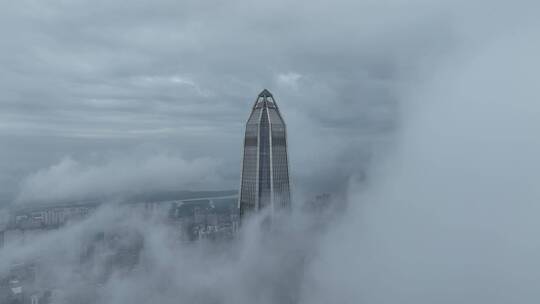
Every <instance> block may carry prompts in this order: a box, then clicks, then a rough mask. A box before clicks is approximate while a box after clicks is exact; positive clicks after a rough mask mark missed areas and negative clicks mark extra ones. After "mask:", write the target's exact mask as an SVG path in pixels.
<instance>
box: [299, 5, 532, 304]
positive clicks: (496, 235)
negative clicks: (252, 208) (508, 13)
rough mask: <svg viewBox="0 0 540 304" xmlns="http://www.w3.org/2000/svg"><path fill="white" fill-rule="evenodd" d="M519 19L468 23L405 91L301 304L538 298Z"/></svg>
mask: <svg viewBox="0 0 540 304" xmlns="http://www.w3.org/2000/svg"><path fill="white" fill-rule="evenodd" d="M488 7H489V5H486V9H487V8H488ZM503 15H504V14H503ZM523 16H526V14H524V15H523ZM466 22H467V20H465V23H466ZM522 23H524V22H523V20H519V18H516V19H515V20H514V22H513V23H512V24H513V25H509V27H508V28H507V29H506V30H505V31H499V30H497V31H496V32H495V33H491V32H490V31H491V30H490V31H488V32H489V33H490V34H493V35H492V36H491V37H489V39H487V38H486V37H480V36H478V35H477V34H478V32H479V31H482V32H484V29H482V30H479V28H478V27H472V28H467V31H466V35H464V39H463V44H462V46H461V47H460V48H458V51H457V52H455V53H452V54H449V56H448V57H447V58H445V60H443V61H441V62H437V63H433V62H432V63H431V64H433V67H434V68H433V67H432V68H430V69H428V70H429V71H430V72H429V73H427V74H426V75H424V76H426V77H425V79H427V80H425V81H424V82H423V84H422V85H421V86H418V87H415V88H414V90H409V91H408V93H407V94H406V95H404V96H407V98H405V100H406V105H407V110H406V111H405V116H404V122H403V129H402V131H401V134H400V136H399V138H400V143H399V147H398V149H397V151H396V152H395V153H394V156H393V157H392V158H391V159H390V160H386V161H385V162H384V165H382V166H380V167H379V168H378V169H376V170H374V172H373V174H372V176H371V177H372V179H371V180H370V183H369V186H368V187H367V189H368V190H367V191H365V192H361V191H355V189H352V194H351V198H350V202H349V206H350V207H351V208H350V210H349V212H348V214H347V216H346V219H345V220H344V221H343V222H342V223H341V224H340V225H338V227H336V229H335V230H333V231H331V233H329V234H328V235H327V236H326V238H325V240H324V242H323V244H322V245H321V247H320V248H321V251H320V253H319V256H318V258H317V260H316V261H315V262H314V263H313V265H312V268H311V269H310V271H309V273H308V275H307V278H308V280H306V282H305V292H304V297H305V299H306V301H305V302H306V303H416V304H418V303H486V304H487V303H489V304H496V303H538V301H540V290H539V289H538V286H540V262H539V259H538V256H540V240H539V239H538V236H537V234H538V231H540V224H539V222H538V214H539V212H540V161H539V158H538V157H539V155H540V137H539V136H538V131H539V130H540V103H539V101H540V93H539V91H538V85H539V81H538V79H539V78H538V71H539V70H540V60H538V58H537V54H538V53H539V51H540V41H539V38H538V37H539V36H538V35H537V34H538V29H539V27H537V26H534V27H532V26H531V25H533V24H536V25H538V23H537V22H534V23H533V24H531V23H527V22H525V23H527V26H516V27H513V26H514V25H516V24H522ZM462 25H463V24H462ZM483 26H486V25H483ZM494 27H495V28H498V26H497V25H494ZM488 36H489V35H488ZM471 37H473V38H475V40H471V39H470V38H471ZM486 40H487V41H486ZM473 41H474V42H476V43H472V42H473ZM353 188H354V187H353Z"/></svg>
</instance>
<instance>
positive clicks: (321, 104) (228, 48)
mask: <svg viewBox="0 0 540 304" xmlns="http://www.w3.org/2000/svg"><path fill="white" fill-rule="evenodd" d="M520 3H521V4H522V5H515V6H509V5H505V4H503V3H497V2H496V3H489V5H484V4H485V3H484V2H483V1H476V2H468V1H452V2H450V1H448V2H445V1H441V2H437V3H434V2H433V1H423V0H414V1H402V0H390V1H373V0H369V1H348V0H338V1H332V2H331V3H330V2H325V1H295V2H293V3H291V2H289V1H282V0H279V1H243V0H233V1H215V0H212V1H172V0H170V1H169V0H160V1H154V0H152V1H150V0H138V1H130V2H125V1H116V0H112V1H48V2H43V1H37V0H21V1H3V2H2V3H1V4H0V5H1V7H0V8H1V9H0V34H1V35H2V37H3V38H2V40H1V41H0V91H1V92H2V94H1V96H0V146H1V147H2V148H1V149H0V185H1V187H0V192H1V193H2V194H1V195H2V196H3V197H4V200H5V201H10V200H11V199H13V198H15V197H17V196H20V193H21V192H31V193H34V194H33V195H36V194H37V195H40V194H39V193H38V191H41V190H40V189H42V190H43V191H45V189H50V190H51V191H52V192H54V193H56V194H54V195H52V197H55V196H58V197H61V196H63V195H64V194H63V191H60V190H58V189H66V191H67V193H70V192H71V193H72V192H73V191H72V190H73V189H68V188H70V186H69V183H70V181H71V180H73V179H75V180H79V181H80V182H81V183H84V182H86V181H89V182H90V184H95V185H97V184H99V183H93V182H92V181H94V180H95V179H98V180H101V181H102V183H101V184H106V183H107V182H106V180H107V179H108V178H110V177H111V174H109V173H108V172H109V171H108V170H109V169H110V168H111V167H114V166H117V163H118V160H122V161H121V162H120V163H123V164H125V166H127V167H129V168H126V170H131V171H130V172H132V175H136V176H137V175H142V172H141V171H137V170H144V168H145V164H147V163H149V162H151V161H152V160H153V159H155V158H159V159H161V160H164V161H171V162H172V164H171V165H170V166H168V165H166V164H163V165H162V167H163V168H164V169H163V170H162V174H161V175H160V174H156V175H154V176H153V179H155V180H158V181H160V180H161V181H169V182H168V183H166V184H167V186H170V185H171V184H174V182H170V181H171V180H173V181H178V183H176V185H178V187H179V188H187V187H194V185H192V184H189V183H187V184H186V183H184V182H183V181H186V180H188V179H185V178H183V177H182V176H180V175H181V174H179V173H178V172H179V171H183V170H182V169H181V168H182V167H179V166H178V164H180V163H183V164H185V165H188V166H192V162H199V163H201V162H203V163H204V162H208V164H210V163H211V164H212V166H211V167H212V169H211V171H212V172H209V174H210V175H215V177H216V178H215V179H213V181H214V182H213V183H211V184H210V183H209V184H208V186H210V187H216V188H220V187H221V188H231V187H236V186H237V185H238V179H239V171H240V155H241V144H242V135H243V124H244V122H245V120H246V118H247V115H248V114H249V111H250V106H251V103H252V102H253V100H254V97H255V96H256V95H257V93H258V92H259V91H260V90H262V89H263V88H268V89H270V90H271V91H272V92H273V93H274V95H275V96H276V98H277V101H278V103H279V105H280V107H281V109H282V112H283V115H284V116H285V119H286V122H287V123H288V127H289V129H288V131H289V143H290V147H289V150H290V151H289V152H290V156H291V164H290V165H291V171H292V174H293V183H294V185H295V191H296V192H297V193H306V192H307V193H313V192H320V191H334V190H339V189H343V188H345V185H346V184H347V181H348V179H349V178H350V177H351V176H355V175H356V176H360V177H361V176H363V174H364V172H365V169H366V168H367V167H369V165H370V159H372V157H373V155H374V154H377V155H378V154H380V153H382V152H381V151H384V150H385V149H384V147H386V146H387V145H391V144H392V136H393V134H394V133H395V130H396V129H398V128H399V125H400V119H401V114H400V113H401V111H402V108H403V101H402V99H403V98H402V96H403V92H406V91H408V90H414V89H415V88H416V87H417V86H418V85H419V84H420V83H422V82H424V81H425V80H426V77H428V76H426V75H429V71H430V70H432V69H433V66H436V65H437V63H438V61H439V60H444V58H446V57H448V54H452V53H454V52H457V50H459V51H462V50H463V45H466V46H467V48H469V47H471V48H474V47H475V45H476V44H478V45H481V44H483V43H487V42H486V41H490V39H491V38H492V37H493V36H494V35H499V34H500V33H501V32H505V31H508V30H510V31H511V30H512V29H514V28H516V27H515V25H516V23H520V22H527V20H532V19H533V18H532V17H533V11H534V10H530V9H527V7H528V5H529V4H531V5H534V4H532V2H530V1H526V0H525V1H521V2H520ZM517 16H519V18H518V17H517ZM471 33H472V34H471ZM473 41H474V42H473ZM126 158H127V159H128V160H131V162H130V161H126V160H125V159H126ZM175 161H176V162H175ZM141 164H142V165H141ZM205 166H206V167H209V166H208V165H205ZM114 168H115V170H117V171H123V169H121V168H118V167H114ZM167 168H169V170H167ZM62 170H64V171H62ZM59 172H60V173H59ZM66 172H69V174H64V173H66ZM186 172H190V171H189V170H187V171H186ZM36 176H37V177H36ZM40 180H43V181H47V183H45V184H43V183H40V182H39V181H40ZM90 180H91V181H90ZM122 181H123V180H120V179H116V180H114V179H113V181H111V183H122ZM205 182H206V181H202V182H201V183H202V184H203V185H201V183H199V185H198V187H203V186H204V183H205ZM36 184H37V185H36ZM146 184H147V183H146V182H145V181H144V179H143V180H132V181H129V182H128V183H127V184H126V185H123V186H122V187H120V188H125V189H128V188H130V187H131V188H140V187H141V185H146ZM155 184H157V185H161V184H162V183H160V182H157V183H155ZM96 187H97V186H96ZM55 191H56V192H55ZM92 191H95V192H101V191H106V189H103V188H100V187H97V188H95V189H93V190H92V189H91V188H89V189H88V190H87V192H92ZM25 195H26V194H23V196H25ZM43 195H45V193H43ZM66 195H67V194H66Z"/></svg>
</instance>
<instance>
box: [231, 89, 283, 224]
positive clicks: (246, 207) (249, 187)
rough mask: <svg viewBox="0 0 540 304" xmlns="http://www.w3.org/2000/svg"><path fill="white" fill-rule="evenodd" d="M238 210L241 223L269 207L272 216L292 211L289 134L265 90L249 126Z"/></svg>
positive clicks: (256, 104) (259, 97)
mask: <svg viewBox="0 0 540 304" xmlns="http://www.w3.org/2000/svg"><path fill="white" fill-rule="evenodd" d="M238 207H239V208H240V218H241V219H242V218H244V217H245V216H246V215H247V214H249V213H250V212H254V211H259V210H262V209H263V208H266V207H269V208H270V212H271V213H272V214H273V213H274V212H277V211H279V210H286V209H290V207H291V194H290V182H289V159H288V154H287V130H286V126H285V121H284V120H283V117H282V116H281V113H280V112H279V108H278V106H277V104H276V101H275V100H274V97H273V96H272V94H271V93H270V92H269V91H268V90H266V89H265V90H263V91H262V92H261V93H260V94H259V96H258V97H257V100H256V101H255V103H254V105H253V108H252V111H251V115H250V116H249V119H248V121H247V124H246V133H245V139H244V154H243V158H242V176H241V182H240V197H239V200H238Z"/></svg>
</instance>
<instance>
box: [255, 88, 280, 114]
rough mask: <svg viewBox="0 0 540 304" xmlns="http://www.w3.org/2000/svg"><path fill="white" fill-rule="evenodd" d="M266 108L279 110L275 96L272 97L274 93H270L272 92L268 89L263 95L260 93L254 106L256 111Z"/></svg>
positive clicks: (263, 91)
mask: <svg viewBox="0 0 540 304" xmlns="http://www.w3.org/2000/svg"><path fill="white" fill-rule="evenodd" d="M265 107H268V108H277V105H276V102H275V101H274V96H272V93H270V91H268V90H267V89H264V90H262V92H261V93H259V96H258V97H257V100H256V101H255V104H254V105H253V108H254V109H259V108H265Z"/></svg>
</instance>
